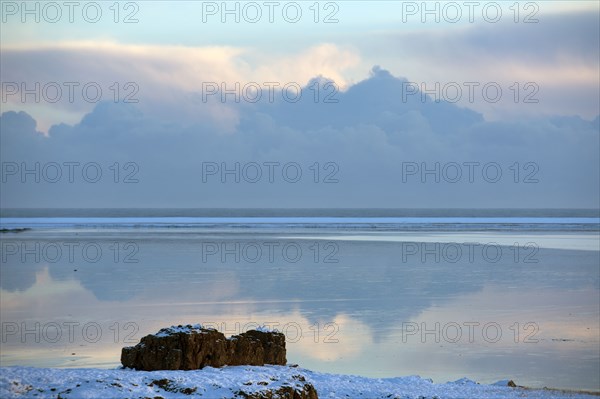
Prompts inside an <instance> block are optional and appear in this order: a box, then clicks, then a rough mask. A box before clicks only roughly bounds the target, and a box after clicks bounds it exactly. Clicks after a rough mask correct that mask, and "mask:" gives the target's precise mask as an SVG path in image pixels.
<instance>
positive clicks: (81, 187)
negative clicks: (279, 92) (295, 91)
mask: <svg viewBox="0 0 600 399" xmlns="http://www.w3.org/2000/svg"><path fill="white" fill-rule="evenodd" d="M320 82H321V84H324V83H326V80H325V79H321V80H320ZM403 82H406V80H405V79H402V78H396V77H394V76H392V75H390V74H389V72H387V71H385V70H382V69H380V68H374V69H373V71H372V75H371V77H370V78H369V79H366V80H364V81H362V82H359V83H358V84H356V85H354V86H352V87H351V88H349V90H347V91H346V92H340V93H337V95H336V98H337V99H338V100H339V101H338V102H337V103H333V104H323V103H315V102H314V101H313V98H312V97H311V95H308V93H311V91H310V90H308V89H307V88H305V90H304V93H306V95H304V96H303V97H302V99H301V100H300V101H298V102H296V103H288V102H286V101H283V100H282V99H281V96H276V98H277V100H276V101H275V102H274V103H269V102H268V101H266V99H263V101H261V102H259V103H256V104H249V103H240V104H235V103H234V104H231V107H232V108H233V109H235V111H236V112H237V114H238V115H239V123H238V124H237V127H236V129H235V132H226V131H223V130H221V129H219V127H218V125H215V124H214V123H212V122H211V121H210V120H207V121H206V122H204V123H189V122H181V123H178V122H177V121H174V120H165V119H163V118H161V117H160V116H157V115H152V114H145V113H143V112H142V111H141V110H140V109H139V108H138V107H136V106H135V105H133V104H114V103H110V102H108V103H100V104H98V105H97V106H96V107H95V108H94V110H93V111H92V112H91V113H89V114H87V115H86V116H85V117H84V118H83V119H82V120H81V122H80V123H78V124H76V125H67V124H61V125H55V126H53V127H52V128H51V129H50V131H49V136H48V137H45V136H43V135H42V134H41V133H39V132H36V130H35V121H34V120H33V119H32V118H31V116H29V115H27V114H25V113H15V112H7V113H4V114H3V115H2V117H1V119H0V123H1V127H2V128H1V131H2V132H1V139H2V150H1V155H2V162H3V163H4V165H5V164H6V163H7V162H16V163H17V164H20V163H21V162H25V163H26V165H29V167H30V168H31V167H32V166H31V165H33V164H34V163H35V162H40V163H41V164H40V165H41V167H42V168H43V166H44V165H47V164H48V162H57V163H59V164H62V163H63V162H68V161H75V162H79V163H80V165H81V166H83V165H85V164H86V163H89V162H96V163H97V164H98V165H100V166H101V169H102V172H103V178H102V179H101V180H100V181H99V182H97V183H89V182H87V181H84V180H82V179H81V178H76V179H75V181H74V182H73V183H69V182H68V181H66V176H64V177H63V178H62V179H61V180H60V181H59V182H57V183H50V182H48V181H44V179H43V176H42V179H41V181H40V183H34V182H33V181H32V177H31V176H30V177H28V181H27V182H25V183H22V182H21V181H20V179H19V177H18V175H10V176H5V177H6V180H7V181H6V182H5V183H2V192H1V194H0V199H1V200H2V204H3V207H6V208H9V207H34V206H35V207H205V206H206V207H441V208H444V207H463V208H468V207H482V208H484V207H542V208H543V207H592V208H594V207H597V206H598V201H599V194H598V193H599V183H598V182H599V180H600V177H599V174H598V164H599V154H598V152H599V151H598V148H599V132H598V118H596V119H595V120H594V121H586V120H584V119H582V118H580V117H577V116H573V117H548V118H537V119H529V120H513V121H501V122H498V121H496V122H490V121H486V120H485V119H484V118H483V117H482V116H481V115H480V114H478V113H476V112H474V111H472V110H470V109H467V108H462V107H459V106H457V105H455V104H450V103H446V102H440V103H436V102H434V101H431V99H430V98H429V99H428V100H427V101H425V102H421V100H420V97H418V96H417V97H416V98H414V99H413V98H409V99H407V100H406V101H403V98H402V91H401V90H402V87H403ZM190 101H191V104H187V106H188V107H189V106H197V107H202V106H206V104H202V103H200V102H198V103H196V102H197V101H196V100H194V99H192V100H190ZM115 162H118V163H119V164H118V167H117V169H118V170H119V175H118V176H117V177H118V179H117V180H118V183H115V182H114V180H115V175H114V173H115V171H114V168H115V167H114V164H115ZM129 162H132V163H135V165H137V166H138V167H139V170H134V168H133V166H131V165H130V164H128V163H129ZM206 162H214V163H216V164H217V165H218V166H219V168H220V167H221V163H222V162H225V163H226V165H227V166H228V167H229V168H233V167H234V164H235V162H239V163H240V182H239V183H236V182H234V180H235V176H233V175H232V174H229V175H226V176H225V178H226V180H227V182H226V183H222V182H221V178H220V175H219V174H216V175H210V176H207V179H206V180H207V181H206V182H203V175H202V166H203V163H206ZM252 162H255V163H257V164H258V165H259V166H260V167H261V172H262V177H261V178H260V179H258V182H256V183H252V182H250V181H248V180H252V179H254V177H255V172H256V168H255V167H254V166H253V165H254V164H249V163H252ZM265 162H279V165H277V166H273V167H274V169H273V170H274V172H275V174H274V176H273V177H274V181H273V182H269V177H268V172H269V169H268V167H267V166H265V164H264V163H265ZM290 162H296V163H297V166H299V167H300V169H301V172H302V178H301V179H300V180H299V181H298V182H296V183H291V182H289V181H286V180H285V178H284V177H283V176H282V167H283V165H285V164H286V163H290ZM422 162H425V163H426V164H425V166H426V167H427V168H434V167H435V164H436V163H439V165H440V166H439V170H440V172H439V183H436V182H435V176H434V175H432V174H429V175H425V176H424V177H425V179H426V182H425V183H423V182H422V181H421V180H422V179H421V175H420V173H416V174H411V175H407V176H404V177H405V181H403V166H404V167H405V168H406V167H408V166H410V167H415V166H417V167H418V168H419V169H420V168H421V166H423V165H422V164H421V163H422ZM468 162H477V163H479V164H471V165H472V167H473V168H474V169H473V172H474V173H475V174H474V175H473V182H469V177H468V172H469V166H466V165H465V163H468ZM315 163H317V164H315ZM408 163H410V164H408ZM125 165H128V166H127V167H125ZM205 165H206V164H205ZM211 165H214V164H211ZM244 165H249V166H248V167H247V168H246V170H245V171H246V172H247V173H246V174H245V175H244V171H243V170H242V168H243V167H244ZM485 165H488V166H490V165H491V166H492V167H491V168H488V170H487V172H488V173H487V174H486V176H487V178H488V179H487V180H486V178H484V176H483V175H482V172H483V170H482V168H483V167H484V166H485ZM111 166H112V169H111ZM456 166H459V167H460V171H461V173H462V176H461V177H460V178H458V179H457V181H456V182H452V181H453V180H456V179H455V178H456V172H457V168H456ZM498 168H499V171H500V172H501V173H502V176H501V177H500V179H499V181H498V182H495V183H493V182H490V181H488V180H493V179H494V177H495V175H496V173H497V172H498ZM316 170H318V171H319V173H318V175H317V174H316ZM405 170H406V169H405ZM517 171H518V173H517ZM50 172H51V170H50ZM65 172H66V168H64V167H63V173H65ZM134 172H135V173H134ZM288 172H289V173H288V175H286V176H287V177H288V178H289V177H291V178H292V179H293V178H294V177H295V172H296V168H292V169H289V170H288ZM292 172H294V173H292ZM128 174H132V176H133V177H135V178H136V179H138V180H139V181H138V182H137V183H127V184H125V183H123V179H124V178H125V177H126V176H127V175H128ZM327 176H329V180H331V182H329V183H325V182H323V180H324V179H326V177H327ZM244 177H246V179H244ZM315 179H316V180H317V182H315ZM335 180H337V182H335ZM536 180H537V182H536ZM525 181H529V182H525Z"/></svg>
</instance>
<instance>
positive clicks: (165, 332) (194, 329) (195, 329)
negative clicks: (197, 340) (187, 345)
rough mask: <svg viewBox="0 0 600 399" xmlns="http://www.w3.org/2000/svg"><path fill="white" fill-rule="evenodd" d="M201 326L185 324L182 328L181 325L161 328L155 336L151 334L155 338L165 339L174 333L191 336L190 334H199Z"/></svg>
mask: <svg viewBox="0 0 600 399" xmlns="http://www.w3.org/2000/svg"><path fill="white" fill-rule="evenodd" d="M201 329H202V326H201V325H200V324H187V325H185V326H182V325H181V324H180V325H178V326H171V327H165V328H161V329H160V330H159V331H158V332H157V333H156V334H153V335H155V336H157V337H166V336H169V335H171V334H175V333H184V334H192V333H201V331H200V330H201Z"/></svg>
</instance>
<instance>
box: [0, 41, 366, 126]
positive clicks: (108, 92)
mask: <svg viewBox="0 0 600 399" xmlns="http://www.w3.org/2000/svg"><path fill="white" fill-rule="evenodd" d="M358 59H359V56H358V55H357V54H356V53H355V52H354V51H353V50H351V49H345V48H342V47H338V46H335V45H333V44H327V43H325V44H319V45H315V46H313V47H310V48H307V49H306V50H305V51H303V52H301V53H300V54H294V55H289V54H268V53H267V54H265V53H261V52H260V51H257V50H256V49H250V48H241V47H233V46H206V47H189V46H173V45H137V44H136V45H133V44H122V43H117V42H107V41H81V42H77V41H74V42H62V43H58V44H40V45H27V46H20V47H17V46H8V47H5V48H3V49H2V61H1V62H0V65H1V66H2V71H3V77H2V81H3V85H2V91H3V93H2V96H3V97H2V101H3V103H4V108H5V109H7V110H25V111H28V112H29V113H31V114H35V115H37V118H38V119H39V120H40V125H41V127H40V128H41V130H43V131H47V130H48V129H49V127H50V126H51V125H53V124H57V123H60V122H68V123H71V124H73V123H76V122H77V121H78V120H79V119H80V118H81V117H82V116H83V114H84V113H87V112H90V111H91V110H92V109H93V107H94V105H95V104H97V103H98V102H100V101H113V102H133V103H137V104H138V106H139V107H140V108H141V109H143V110H145V111H146V112H148V113H151V114H160V115H162V117H163V118H164V119H167V118H172V119H175V120H178V121H187V122H189V123H192V122H200V121H203V120H204V119H206V118H211V119H213V120H214V121H216V122H219V124H220V126H221V127H222V128H225V129H229V130H231V129H233V127H234V125H235V123H231V120H233V121H235V119H236V117H237V115H236V114H235V112H233V110H232V108H231V107H227V106H225V105H223V104H220V103H213V104H211V105H210V106H206V105H205V106H203V107H198V106H196V105H195V104H191V103H190V96H191V95H192V94H193V93H202V92H203V90H204V87H205V86H204V85H205V84H206V83H209V82H210V83H215V84H216V85H217V86H221V85H222V84H224V85H225V86H224V87H226V88H229V89H232V88H235V84H236V83H238V84H239V85H240V86H241V87H243V86H244V85H246V84H247V83H251V82H256V83H257V84H259V85H260V86H264V83H265V82H278V83H279V84H280V85H281V86H283V85H285V84H286V83H287V82H293V83H295V84H298V85H304V84H306V82H307V81H308V80H310V79H311V78H312V77H313V76H316V75H327V76H330V77H332V78H334V79H335V80H336V82H337V84H338V85H339V86H340V87H342V88H343V87H345V85H346V84H347V82H346V81H345V79H344V77H343V73H342V72H343V70H345V69H347V68H349V67H351V66H353V65H355V64H356V63H357V62H358ZM40 60H43V63H44V68H39V63H40ZM22 84H24V85H25V86H24V87H25V89H27V90H34V89H35V88H36V84H39V88H38V89H37V90H34V91H35V92H37V97H35V96H34V94H27V95H24V96H23V95H22V93H23V92H24V90H22V89H21V85H22ZM7 85H11V86H10V87H9V86H7ZM13 85H16V87H14V86H13ZM98 88H99V89H98ZM55 99H58V100H55ZM57 111H58V112H57ZM65 115H68V116H69V118H68V120H65V118H64V117H65Z"/></svg>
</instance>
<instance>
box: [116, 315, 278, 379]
mask: <svg viewBox="0 0 600 399" xmlns="http://www.w3.org/2000/svg"><path fill="white" fill-rule="evenodd" d="M286 362H287V360H286V350H285V335H283V334H282V333H278V332H268V331H257V330H250V331H248V332H245V333H242V334H240V335H235V336H233V337H231V338H230V339H226V338H225V335H223V333H220V332H219V331H217V330H214V329H205V328H201V327H200V325H195V326H192V325H187V326H181V325H180V326H173V327H170V328H163V329H161V330H160V331H159V332H158V333H157V334H150V335H146V336H145V337H143V338H142V339H141V341H140V343H139V344H137V345H136V346H130V347H125V348H123V349H122V351H121V363H122V364H123V366H124V367H129V368H133V369H136V370H146V371H153V370H196V369H201V368H203V367H206V366H211V367H222V366H225V365H231V366H234V365H235V366H237V365H252V366H263V365H265V364H275V365H285V364H286Z"/></svg>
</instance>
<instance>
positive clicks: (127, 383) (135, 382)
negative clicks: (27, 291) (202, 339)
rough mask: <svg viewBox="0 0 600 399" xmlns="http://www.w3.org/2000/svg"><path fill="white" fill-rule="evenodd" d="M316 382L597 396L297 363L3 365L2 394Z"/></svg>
mask: <svg viewBox="0 0 600 399" xmlns="http://www.w3.org/2000/svg"><path fill="white" fill-rule="evenodd" d="M305 383H308V384H312V385H313V386H314V387H315V388H316V390H317V393H318V395H319V398H321V399H323V398H373V399H375V398H381V399H392V398H402V399H405V398H411V399H412V398H438V399H450V398H456V399H458V398H460V399H465V398H478V399H486V398H507V399H510V398H540V399H542V398H543V399H549V398H581V399H583V398H588V399H589V398H596V397H598V396H595V395H591V394H583V393H572V392H564V391H557V390H534V389H525V388H511V387H508V386H506V382H500V383H497V384H494V385H480V384H477V383H476V382H474V381H471V380H468V379H461V380H458V381H454V382H447V383H444V384H434V383H432V382H431V380H428V379H424V378H421V377H418V376H411V377H398V378H384V379H378V378H365V377H358V376H351V375H339V374H325V373H318V372H314V371H310V370H306V369H302V368H299V367H293V366H235V367H223V368H212V367H206V368H204V369H202V370H193V371H150V372H146V371H135V370H131V369H112V370H105V369H91V368H90V369H48V368H31V367H2V368H0V397H1V398H64V399H66V398H164V399H169V398H244V397H248V395H250V394H252V393H258V392H266V391H268V390H270V391H275V390H277V389H278V388H281V387H283V386H286V385H287V386H290V385H291V386H301V385H303V384H305Z"/></svg>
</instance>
